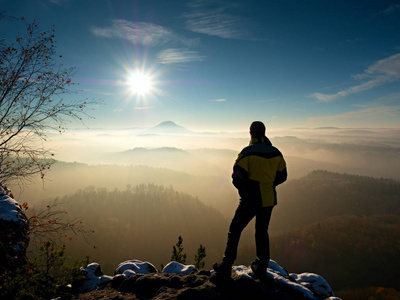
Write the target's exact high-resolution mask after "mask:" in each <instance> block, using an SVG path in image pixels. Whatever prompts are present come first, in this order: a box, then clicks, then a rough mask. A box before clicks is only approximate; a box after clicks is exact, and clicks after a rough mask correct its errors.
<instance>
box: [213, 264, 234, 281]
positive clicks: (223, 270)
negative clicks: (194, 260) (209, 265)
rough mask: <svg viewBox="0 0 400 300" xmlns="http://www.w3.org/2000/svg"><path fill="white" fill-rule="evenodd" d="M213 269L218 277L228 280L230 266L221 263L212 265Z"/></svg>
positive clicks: (230, 271) (230, 270)
mask: <svg viewBox="0 0 400 300" xmlns="http://www.w3.org/2000/svg"><path fill="white" fill-rule="evenodd" d="M213 269H214V271H215V274H216V275H217V276H218V277H224V278H230V277H231V273H232V265H230V264H228V263H226V262H222V263H214V264H213Z"/></svg>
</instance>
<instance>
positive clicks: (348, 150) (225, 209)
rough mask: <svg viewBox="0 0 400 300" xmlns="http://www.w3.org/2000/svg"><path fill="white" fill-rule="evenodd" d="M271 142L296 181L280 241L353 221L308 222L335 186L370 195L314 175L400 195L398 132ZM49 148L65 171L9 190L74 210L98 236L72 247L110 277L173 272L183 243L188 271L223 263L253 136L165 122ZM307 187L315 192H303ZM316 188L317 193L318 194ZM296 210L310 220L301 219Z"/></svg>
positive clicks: (59, 141) (329, 133)
mask: <svg viewBox="0 0 400 300" xmlns="http://www.w3.org/2000/svg"><path fill="white" fill-rule="evenodd" d="M267 136H268V137H269V138H270V139H271V142H272V144H273V145H275V146H276V147H278V148H279V149H280V150H281V152H282V153H283V155H284V157H285V159H286V162H287V167H288V174H289V176H288V182H287V183H284V184H283V185H282V186H279V187H278V188H277V190H278V206H277V207H276V208H275V209H274V213H273V216H272V220H271V229H270V235H271V236H272V237H274V236H275V237H278V236H282V235H284V234H289V233H290V232H291V231H293V230H301V229H302V228H303V227H304V226H307V225H311V224H312V222H314V221H315V222H316V221H320V222H321V220H325V219H328V218H329V217H335V216H340V215H345V214H346V211H341V212H337V214H336V215H335V214H329V213H325V214H321V216H320V217H321V220H320V219H318V218H317V217H310V215H312V214H311V213H309V212H312V211H313V210H314V209H317V208H315V207H316V206H315V203H314V204H310V203H308V204H307V206H306V201H308V200H310V201H311V200H318V201H319V202H316V203H322V204H323V203H324V201H328V198H329V197H328V195H331V196H332V195H333V194H334V192H332V190H331V189H332V188H333V187H334V186H336V185H338V186H342V187H345V188H343V191H342V192H345V195H350V194H351V195H352V196H351V197H353V198H354V197H355V198H357V197H360V199H361V196H362V195H361V194H357V193H359V192H361V191H362V190H364V188H365V187H363V186H362V185H359V186H357V187H355V186H354V187H353V185H352V184H349V182H350V183H352V182H356V181H357V179H356V178H359V177H349V178H347V179H345V180H344V179H343V182H342V181H341V180H339V179H337V178H336V177H332V176H326V177H325V175H324V174H325V173H318V172H317V173H312V171H314V170H326V171H328V172H329V173H328V174H331V172H332V173H339V174H349V175H357V176H367V177H372V179H373V180H377V182H379V180H388V182H393V183H394V186H393V189H392V188H391V189H392V190H393V191H394V192H393V193H394V194H395V193H397V192H398V191H397V190H396V189H397V186H396V184H397V183H396V182H398V181H399V180H400V173H399V172H398V170H399V169H400V139H399V137H400V130H399V129H365V130H353V129H351V128H349V129H346V128H316V129H306V128H298V129H291V130H285V131H283V130H282V131H280V130H276V131H273V130H272V129H271V130H270V131H269V130H268V129H267ZM49 143H50V144H51V147H52V148H53V149H54V153H55V155H54V158H55V160H56V162H55V163H54V164H53V166H52V167H51V169H50V170H49V172H48V173H46V175H45V177H44V181H41V180H38V181H36V182H34V183H32V184H29V185H24V186H19V185H14V186H10V188H11V189H12V191H13V193H14V196H15V198H16V200H17V201H19V202H20V203H22V202H28V203H29V206H30V209H31V210H34V209H36V210H40V207H43V206H45V205H47V204H48V203H51V201H54V200H55V199H58V201H60V202H63V203H65V204H64V205H65V207H66V209H67V211H68V212H69V217H71V218H72V217H79V218H81V219H82V221H83V224H84V226H85V227H87V229H88V230H90V231H92V230H93V231H94V232H95V233H94V234H93V235H91V236H90V238H89V240H88V241H87V242H86V241H83V240H82V239H81V238H80V237H78V236H77V237H76V238H75V237H74V239H73V240H72V241H68V243H67V244H68V245H67V246H68V247H69V249H71V253H73V255H80V256H81V257H82V256H84V255H86V254H89V255H90V257H91V258H92V260H97V261H98V262H99V263H101V264H102V266H104V267H105V268H106V271H109V272H110V271H111V272H112V270H113V268H114V267H115V266H116V264H118V263H119V262H121V261H123V260H126V259H141V260H149V261H151V262H152V263H154V264H155V265H156V266H157V267H160V265H161V264H166V263H168V260H169V258H170V255H171V250H172V246H173V245H174V244H175V243H176V242H177V238H178V236H179V235H182V237H183V239H184V246H185V250H186V252H187V254H188V263H193V257H194V254H195V251H196V250H197V247H198V246H199V245H200V244H202V245H204V246H205V247H206V249H207V257H206V267H211V264H212V263H213V262H214V261H217V260H219V259H221V256H222V252H223V249H224V244H225V241H226V233H227V229H228V225H229V222H230V219H231V217H232V216H233V213H234V210H235V208H236V206H237V203H238V199H239V197H238V194H237V191H236V190H235V188H234V187H233V185H232V184H231V178H230V176H231V170H232V166H233V163H234V161H235V159H236V157H237V154H238V153H239V152H240V150H241V149H242V148H243V147H245V146H246V145H248V143H249V134H248V131H247V130H243V132H199V131H193V130H189V129H186V128H184V127H181V126H179V125H176V124H175V123H173V122H164V123H161V124H159V125H157V126H155V127H153V128H131V129H125V130H104V129H80V130H71V131H70V132H68V133H66V134H63V135H59V136H57V135H54V136H51V140H50V141H49ZM310 174H311V175H310ZM310 176H311V177H310ZM315 178H316V179H315ZM318 178H319V179H318ZM339 178H344V175H341V177H339ZM381 178H384V179H381ZM339 181H340V184H339V183H338V182H339ZM304 182H306V183H307V184H308V185H307V187H308V190H307V191H306V190H304V189H301V188H300V187H301V186H304V184H303V183H304ZM310 182H311V183H310ZM313 182H315V184H316V185H317V187H318V193H317V192H315V193H314V194H313ZM366 182H367V181H366ZM373 182H375V181H373ZM366 184H367V185H371V184H370V183H366ZM377 184H378V183H377ZM385 184H386V181H385ZM324 186H325V187H324ZM323 187H324V188H323ZM324 191H325V192H326V194H324V193H325V192H324ZM374 193H375V191H371V192H370V195H371V194H374ZM376 193H377V195H376V196H377V197H378V198H379V193H378V192H376ZM397 195H398V194H397ZM364 196H365V195H364ZM364 196H362V197H364ZM343 197H345V196H343V195H342V196H341V198H342V199H343ZM351 197H350V198H351ZM371 197H372V196H371ZM392 197H393V195H392V194H390V195H389V196H388V199H391V200H390V201H392V200H393V199H392ZM353 198H352V199H353ZM329 199H330V198H329ZM357 199H358V198H357ZM332 201H333V200H332ZM360 201H363V200H362V199H361V200H360ZM393 201H394V200H393ZM296 205H297V206H296ZM330 205H332V207H335V205H334V204H332V203H331V204H330ZM359 205H360V206H362V203H359ZM294 206H296V207H302V208H303V210H301V209H300V210H299V209H292V208H293V207H294ZM322 206H323V205H322ZM356 206H357V205H356ZM356 206H354V207H352V208H348V210H349V211H348V213H347V214H353V213H355V212H356V211H357V209H356V208H355V207H356ZM291 207H292V208H291ZM394 207H396V206H395V205H394ZM321 209H322V208H321ZM318 212H320V211H319V210H318V209H317V210H316V213H317V214H318ZM382 213H383V214H385V213H388V212H387V211H382ZM28 214H29V213H28ZM362 214H363V215H368V214H373V211H369V212H362ZM304 220H307V221H304ZM253 234H254V228H253V226H248V227H247V228H246V229H245V232H244V234H243V239H242V240H241V246H240V250H239V252H240V253H239V259H238V262H239V263H244V264H248V263H249V262H248V261H247V260H248V256H250V255H253V256H255V251H253V250H254V238H253ZM273 251H274V250H273ZM277 255H278V254H277ZM283 265H284V264H283ZM300 271H312V270H300ZM322 272H323V270H322ZM322 275H324V274H322ZM328 277H329V275H328Z"/></svg>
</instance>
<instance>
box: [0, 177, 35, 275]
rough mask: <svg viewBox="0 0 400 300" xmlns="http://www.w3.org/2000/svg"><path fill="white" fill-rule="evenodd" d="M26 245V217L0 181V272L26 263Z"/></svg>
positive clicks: (27, 236)
mask: <svg viewBox="0 0 400 300" xmlns="http://www.w3.org/2000/svg"><path fill="white" fill-rule="evenodd" d="M28 245H29V225H28V219H27V217H26V216H25V214H24V212H23V208H22V207H21V205H19V204H18V202H17V201H15V200H14V199H13V195H12V193H11V191H10V190H9V189H7V187H6V186H4V185H3V184H1V183H0V274H1V273H2V272H4V271H7V270H8V271H10V270H15V269H17V268H18V267H20V266H22V265H23V264H24V263H26V249H27V248H28Z"/></svg>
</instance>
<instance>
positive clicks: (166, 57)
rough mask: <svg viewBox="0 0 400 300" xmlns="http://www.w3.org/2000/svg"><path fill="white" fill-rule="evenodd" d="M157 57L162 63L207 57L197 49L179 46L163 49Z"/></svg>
mask: <svg viewBox="0 0 400 300" xmlns="http://www.w3.org/2000/svg"><path fill="white" fill-rule="evenodd" d="M157 57H158V61H159V62H160V63H161V64H176V63H188V62H192V61H203V60H204V59H205V57H204V56H200V55H199V54H198V53H197V52H196V51H193V50H188V49H177V48H170V49H165V50H162V51H161V52H160V53H159V54H158V56H157Z"/></svg>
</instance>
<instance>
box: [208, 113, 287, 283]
mask: <svg viewBox="0 0 400 300" xmlns="http://www.w3.org/2000/svg"><path fill="white" fill-rule="evenodd" d="M250 136H251V140H250V145H249V146H247V147H246V148H244V149H243V150H242V151H241V152H240V153H239V155H238V158H237V159H236V162H235V164H234V166H233V174H232V179H233V180H232V183H233V185H234V186H235V187H236V188H237V189H238V192H239V195H240V202H239V205H238V207H237V209H236V212H235V215H234V217H233V219H232V222H231V224H230V226H229V232H228V241H227V244H226V248H225V253H224V258H223V260H222V262H221V263H219V264H217V263H215V264H214V266H213V268H214V270H215V272H216V274H217V276H221V277H230V276H231V270H232V265H233V263H234V261H235V260H236V255H237V249H238V245H239V240H240V235H241V233H242V231H243V229H244V228H245V227H246V226H247V224H248V223H249V222H250V221H251V220H252V219H253V218H254V217H255V218H256V226H255V227H256V233H255V238H256V251H257V257H258V259H257V260H256V261H254V262H252V263H251V268H252V270H253V273H254V277H255V278H260V279H262V278H265V277H266V271H267V267H268V262H269V259H270V250H269V235H268V226H269V222H270V219H271V213H272V209H273V207H274V206H275V205H276V204H277V200H276V190H275V187H276V186H277V185H278V184H281V183H283V182H285V181H286V178H287V171H286V162H285V160H284V158H283V155H282V153H281V152H280V151H279V150H278V149H277V148H275V147H274V146H272V144H271V142H270V140H269V139H268V138H267V137H266V136H265V126H264V124H263V123H262V122H260V121H254V122H253V123H252V124H251V126H250Z"/></svg>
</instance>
